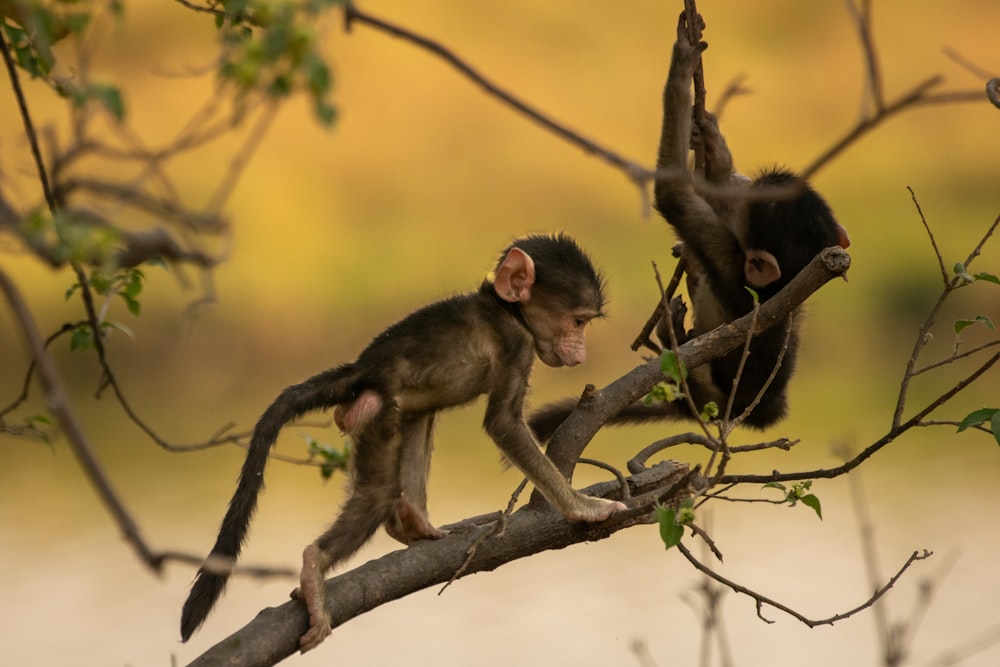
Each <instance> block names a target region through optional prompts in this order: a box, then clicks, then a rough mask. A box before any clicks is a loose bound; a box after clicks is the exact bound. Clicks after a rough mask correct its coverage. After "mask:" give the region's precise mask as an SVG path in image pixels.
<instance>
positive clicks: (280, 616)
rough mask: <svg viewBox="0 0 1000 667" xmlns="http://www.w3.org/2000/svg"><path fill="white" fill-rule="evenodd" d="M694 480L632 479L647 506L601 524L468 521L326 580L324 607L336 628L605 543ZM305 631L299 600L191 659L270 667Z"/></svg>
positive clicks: (651, 473) (668, 473) (598, 487)
mask: <svg viewBox="0 0 1000 667" xmlns="http://www.w3.org/2000/svg"><path fill="white" fill-rule="evenodd" d="M690 476H691V471H690V470H689V469H688V467H687V466H686V465H685V464H681V463H678V462H676V461H671V462H669V463H662V464H660V465H658V466H656V467H654V468H651V469H649V470H647V471H643V472H641V473H639V474H637V475H633V476H632V477H629V478H627V482H628V484H629V487H630V490H631V492H632V494H633V496H640V495H642V494H647V495H646V497H647V498H648V499H649V500H648V502H647V503H646V504H645V505H643V506H639V507H634V508H630V509H629V510H626V511H624V512H618V513H617V514H614V515H613V516H612V517H611V518H610V519H609V520H608V521H605V522H603V523H599V524H587V523H570V522H568V521H566V520H565V519H564V518H563V517H562V516H561V515H560V514H559V513H557V512H554V511H547V512H538V511H534V510H532V509H530V508H528V507H523V508H521V509H520V510H518V511H517V512H515V513H514V514H512V515H511V516H510V517H509V518H508V519H507V525H506V530H505V532H504V533H503V537H502V539H500V538H498V536H497V535H495V534H491V535H489V536H488V537H487V538H486V539H482V534H483V533H489V532H490V531H492V530H493V523H494V522H493V521H491V522H489V523H487V524H485V525H483V524H482V523H481V522H480V521H478V519H475V518H474V519H469V520H466V521H463V522H462V523H460V524H456V525H454V526H451V527H450V532H449V534H448V535H447V536H446V537H444V538H442V539H440V540H423V541H419V542H417V543H415V544H413V545H411V546H410V547H408V548H405V549H400V550H398V551H394V552H392V553H389V554H386V555H385V556H382V557H381V558H378V559H375V560H371V561H369V562H367V563H365V564H364V565H361V566H359V567H357V568H355V569H354V570H351V571H350V572H346V573H344V574H341V575H339V576H336V577H333V578H332V579H329V580H327V582H326V605H327V608H328V609H329V610H330V612H331V624H332V626H333V627H334V628H336V627H338V626H340V625H343V624H344V623H346V622H347V621H349V620H350V619H352V618H354V617H356V616H359V615H361V614H363V613H365V612H367V611H371V610H372V609H375V608H376V607H379V606H381V605H383V604H385V603H387V602H391V601H393V600H397V599H399V598H402V597H404V596H406V595H409V594H411V593H414V592H416V591H419V590H423V589H425V588H428V587H430V586H435V585H437V584H442V583H445V582H448V581H451V579H452V578H453V577H454V576H455V573H456V572H459V571H460V572H461V574H460V577H464V576H467V575H469V574H473V573H476V572H489V571H492V570H495V569H497V568H498V567H500V566H502V565H504V564H506V563H509V562H511V561H514V560H517V559H519V558H525V557H527V556H532V555H534V554H537V553H539V552H541V551H548V550H553V549H563V548H565V547H568V546H570V545H572V544H578V543H580V542H593V541H597V540H602V539H605V538H607V537H610V536H611V535H613V534H614V533H616V532H618V531H620V530H624V529H625V528H630V527H632V526H636V525H640V524H646V523H650V522H651V521H652V516H653V502H654V501H655V500H660V501H661V502H664V501H665V502H667V504H670V505H676V504H679V503H680V502H681V501H682V500H683V499H684V498H685V497H687V496H688V495H690V493H691V491H690V487H689V485H688V484H686V483H684V484H679V483H682V482H684V481H685V479H690ZM619 489H620V487H619V483H618V482H617V481H613V482H602V483H600V484H595V485H593V486H590V487H588V488H586V489H584V490H583V492H584V493H586V494H588V495H593V496H602V497H603V496H609V495H610V496H613V497H614V496H615V495H616V494H617V493H618V492H619ZM662 489H665V490H667V491H669V492H670V493H671V495H672V498H668V499H664V498H663V496H662V494H657V493H656V492H657V490H662ZM650 494H653V495H650ZM493 516H495V515H493ZM470 552H471V553H472V556H471V558H470V557H469V554H470ZM308 627H309V618H308V614H307V612H306V609H305V606H304V605H303V604H302V603H301V602H299V601H297V600H291V601H288V602H285V603H284V604H282V605H281V606H278V607H272V608H267V609H264V610H263V611H261V612H260V613H259V614H257V615H256V617H255V618H254V619H253V620H252V621H250V622H249V623H248V624H247V625H245V626H244V627H243V628H241V629H240V630H238V631H236V632H235V633H233V634H232V635H230V636H229V637H227V638H225V639H223V640H222V641H220V642H219V643H217V644H216V645H215V646H213V647H211V648H210V649H208V650H207V651H206V652H205V653H203V654H202V655H201V656H199V657H198V658H196V659H195V660H194V661H192V662H191V664H190V667H207V666H209V665H213V666H215V665H242V666H243V667H264V666H265V665H273V664H275V663H276V662H278V661H279V660H282V659H284V658H286V657H288V656H290V655H292V654H293V653H295V652H296V651H298V649H299V637H300V636H301V635H302V633H304V632H305V631H306V629H307V628H308Z"/></svg>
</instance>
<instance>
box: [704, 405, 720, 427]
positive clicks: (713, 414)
mask: <svg viewBox="0 0 1000 667" xmlns="http://www.w3.org/2000/svg"><path fill="white" fill-rule="evenodd" d="M700 416H701V420H702V421H703V422H710V421H712V420H713V419H717V418H718V417H719V405H718V403H716V402H715V401H709V402H708V403H706V404H705V405H704V406H702V408H701V415H700Z"/></svg>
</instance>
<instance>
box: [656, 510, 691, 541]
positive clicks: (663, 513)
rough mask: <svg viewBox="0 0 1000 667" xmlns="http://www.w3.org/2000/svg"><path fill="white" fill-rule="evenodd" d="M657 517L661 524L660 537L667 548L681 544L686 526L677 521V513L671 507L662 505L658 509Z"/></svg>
mask: <svg viewBox="0 0 1000 667" xmlns="http://www.w3.org/2000/svg"><path fill="white" fill-rule="evenodd" d="M656 519H657V521H658V522H659V524H660V539H661V540H663V546H664V547H666V548H667V549H670V548H671V547H675V546H677V545H678V544H680V541H681V538H682V537H684V526H682V525H680V524H679V523H677V513H676V512H675V511H674V510H673V508H671V507H661V508H658V509H657V510H656Z"/></svg>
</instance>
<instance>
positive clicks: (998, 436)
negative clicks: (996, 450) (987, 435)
mask: <svg viewBox="0 0 1000 667" xmlns="http://www.w3.org/2000/svg"><path fill="white" fill-rule="evenodd" d="M990 430H992V431H993V439H994V440H996V441H997V444H998V445H1000V410H997V411H996V412H994V413H993V417H992V418H991V419H990Z"/></svg>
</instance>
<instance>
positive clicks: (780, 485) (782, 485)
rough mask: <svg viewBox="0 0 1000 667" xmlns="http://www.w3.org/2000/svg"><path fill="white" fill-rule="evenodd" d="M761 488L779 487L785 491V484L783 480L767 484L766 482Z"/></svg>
mask: <svg viewBox="0 0 1000 667" xmlns="http://www.w3.org/2000/svg"><path fill="white" fill-rule="evenodd" d="M761 488H764V489H778V490H779V491H781V492H782V493H784V492H785V485H784V484H782V483H781V482H768V483H767V484H765V485H764V486H763V487H761Z"/></svg>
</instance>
